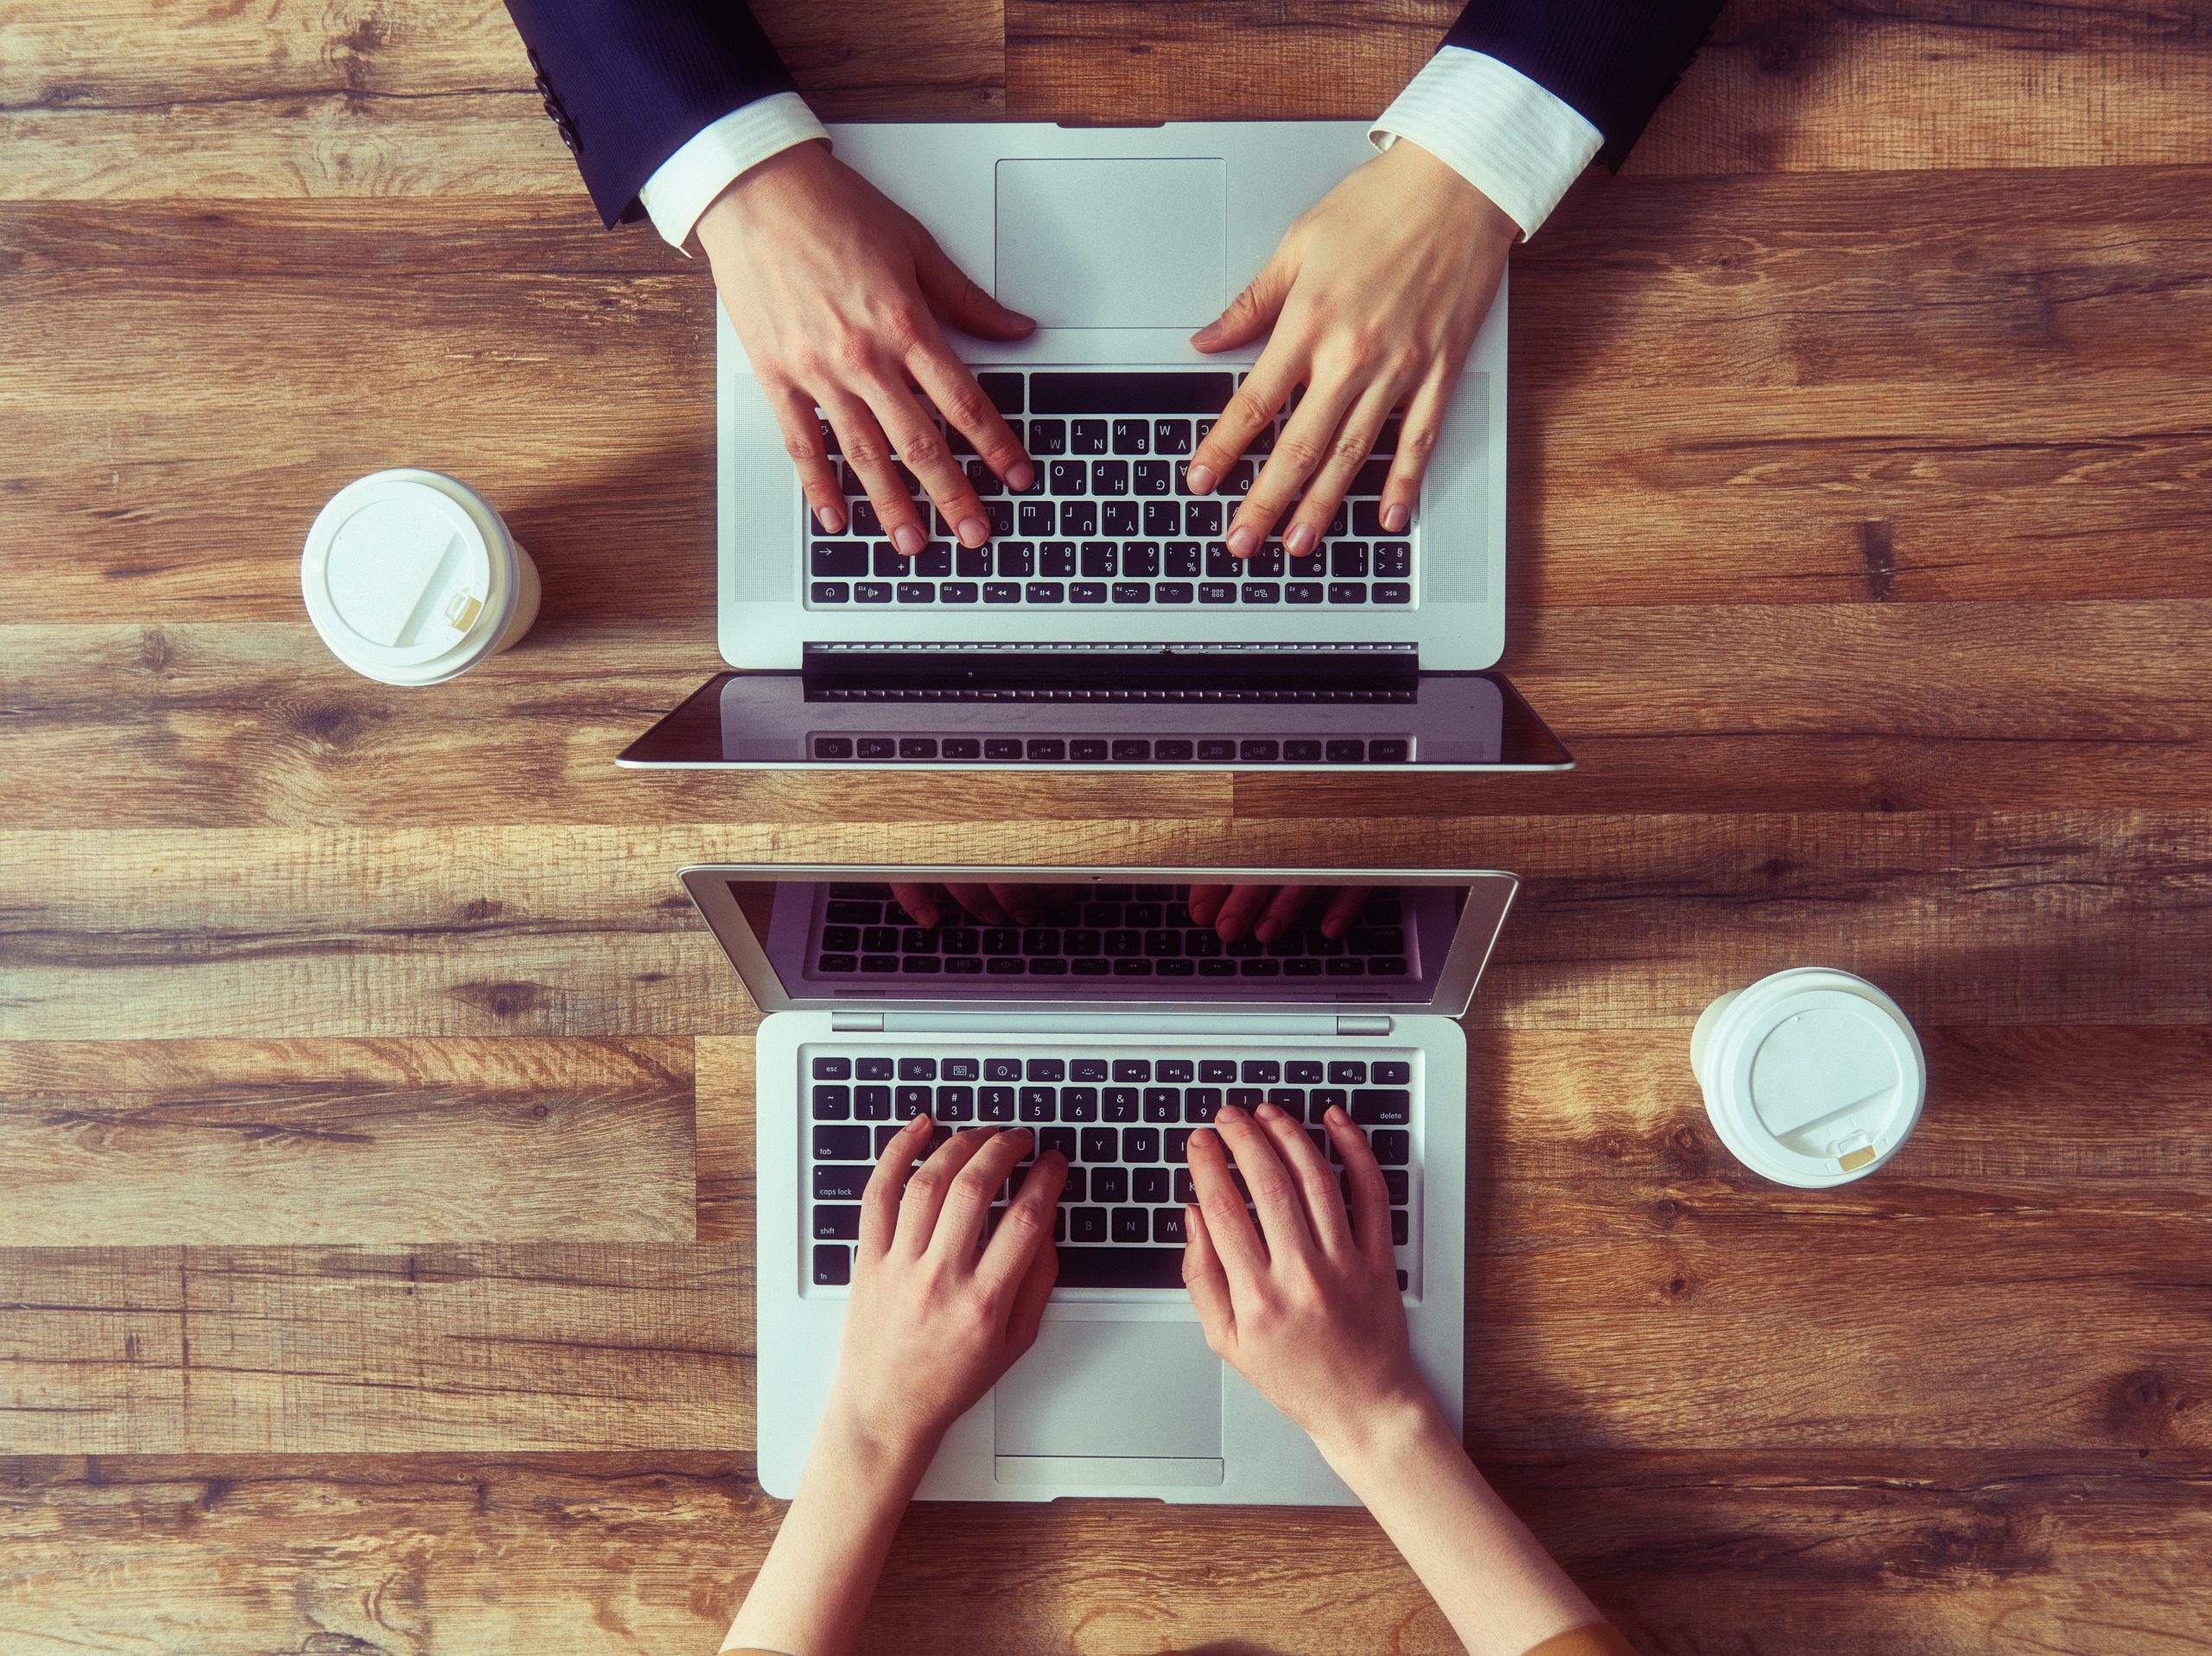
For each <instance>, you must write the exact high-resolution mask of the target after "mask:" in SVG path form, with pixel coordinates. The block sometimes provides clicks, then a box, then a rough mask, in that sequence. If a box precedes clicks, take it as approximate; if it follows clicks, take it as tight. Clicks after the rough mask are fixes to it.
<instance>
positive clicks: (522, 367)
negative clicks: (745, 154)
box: [0, 168, 2212, 660]
mask: <svg viewBox="0 0 2212 1656" xmlns="http://www.w3.org/2000/svg"><path fill="white" fill-rule="evenodd" d="M2099 176H2100V188H2099V189H2098V190H2097V191H2096V192H2095V193H2094V194H2088V193H2087V192H2085V191H2084V189H2083V187H2082V174H2078V173H2029V174H2001V173H1995V172H1989V173H1981V174H1967V175H1963V176H1961V177H1956V178H1946V179H1945V180H1943V181H1942V183H1941V185H1940V186H1939V185H1937V184H1935V183H1932V182H1930V181H1927V180H1925V179H1921V178H1915V177H1899V178H1891V179H1861V178H1853V179H1849V180H1844V179H1834V180H1831V179H1821V178H1802V177H1800V178H1789V179H1777V180H1742V181H1729V182H1726V183H1714V182H1709V181H1637V182H1633V183H1625V184H1623V185H1622V186H1620V187H1617V188H1614V189H1611V190H1609V191H1607V192H1605V193H1602V194H1600V195H1599V196H1598V197H1596V198H1595V199H1593V200H1592V202H1590V203H1589V204H1588V208H1587V210H1586V211H1585V212H1582V213H1578V214H1574V215H1569V216H1568V217H1567V219H1565V220H1563V222H1562V224H1561V225H1560V226H1559V227H1558V228H1557V229H1556V230H1555V231H1548V232H1547V233H1546V235H1545V236H1543V237H1541V238H1539V239H1538V241H1537V243H1536V244H1535V245H1534V246H1532V247H1531V248H1529V250H1527V251H1526V252H1525V253H1524V254H1523V255H1522V257H1521V258H1520V259H1519V261H1518V269H1517V270H1516V289H1515V306H1514V317H1515V321H1514V331H1515V339H1514V361H1515V368H1514V379H1515V390H1514V424H1513V428H1512V432H1511V442H1512V453H1513V455H1514V473H1513V487H1512V493H1511V498H1512V501H1513V506H1514V512H1515V521H1514V525H1513V536H1514V542H1515V544H1516V548H1529V549H1532V553H1531V555H1529V556H1525V557H1522V558H1520V559H1518V560H1517V561H1516V568H1515V569H1514V572H1513V592H1514V598H1515V602H1516V606H1517V607H1519V608H1520V609H1521V610H1522V611H1523V612H1527V611H1528V610H1529V609H1530V608H1531V607H1532V606H1535V607H1541V608H1548V609H1549V608H1559V607H1562V606H1575V605H1583V604H1593V605H1594V604H1617V603H1622V602H1637V603H1651V602H1663V603H1689V602H1694V603H1721V602H1729V603H1735V602H1746V601H1749V602H1761V603H1831V602H1863V601H1867V600H1870V599H1878V600H1883V601H1887V602H1891V603H1912V602H1920V601H1934V600H1946V599H1957V598H1992V597H2029V596H2033V597H2037V598H2051V599H2080V598H2094V597H2129V596H2134V597H2152V596H2184V595H2198V596H2202V595H2204V594H2205V593H2207V592H2208V590H2212V585H2208V583H2212V575H2208V574H2207V565H2206V561H2205V560H2204V559H2203V558H2202V556H2200V555H2198V554H2199V551H2200V546H2199V540H2198V536H2197V534H2196V517H2197V514H2196V512H2195V511H2194V510H2193V507H2194V504H2195V501H2196V494H2197V491H2196V489H2195V487H2194V479H2196V478H2197V477H2199V476H2201V475H2202V473H2204V472H2205V470H2206V469H2207V468H2208V466H2212V435H2208V433H2207V430H2206V428H2205V426H2204V422H2203V421H2202V417H2201V409H2202V399H2201V397H2200V396H2199V395H2198V392H2199V390H2200V389H2201V388H2200V387H2199V385H2198V384H2197V382H2196V379H2195V378H2193V377H2192V376H2190V374H2189V373H2188V372H2187V371H2186V370H2185V369H2180V368H2177V365H2178V364H2183V363H2186V362H2187V361H2189V360H2190V358H2191V353H2192V352H2193V351H2194V352H2195V353H2196V354H2198V355H2201V354H2202V352H2203V351H2204V350H2206V349H2212V213H2207V211H2206V210H2205V208H2204V206H2203V205H2202V204H2203V203H2204V201H2205V200H2208V199H2212V168H2205V169H2181V170H2172V169H2139V170H2136V171H2133V172H2126V173H2121V172H2118V171H2114V172H2111V173H2108V174H2100V175H2099ZM473 207H480V211H475V210H473V211H472V213H471V214H470V219H469V222H467V223H466V224H463V225H450V226H449V225H445V224H442V223H441V224H438V225H426V224H424V223H423V222H422V220H421V217H420V215H419V213H416V212H415V211H414V209H413V208H411V207H409V206H405V205H404V204H400V203H392V204H386V205H383V206H378V205H377V204H374V203H363V204H348V205H347V206H345V207H342V208H340V207H337V206H317V205H315V204H312V203H310V204H301V203H295V202H274V203H246V204H232V205H226V206H222V207H220V208H218V209H215V210H213V211H211V210H209V209H207V207H206V206H204V205H201V204H194V205H193V206H189V207H185V206H179V207H176V208H174V209H161V210H158V211H156V212H155V213H152V214H151V215H150V216H149V213H148V211H147V210H146V209H143V208H137V207H133V208H128V209H125V208H88V207H85V206H80V205H79V204H75V203H69V204H58V205H49V206H18V207H15V208H12V209H10V210H8V211H6V212H4V213H0V257H9V256H12V257H15V258H16V259H18V260H19V261H20V263H19V265H18V266H17V270H18V274H19V277H20V279H19V280H18V281H16V282H13V283H11V289H10V292H11V295H13V298H12V307H13V308H14V312H15V314H16V319H17V321H18V325H19V326H20V327H22V328H23V329H24V330H25V331H26V332H28V333H37V334H40V335H41V336H43V337H45V338H47V339H50V340H51V341H52V342H53V345H52V347H51V348H50V349H48V350H46V351H42V352H39V353H35V354H27V355H24V356H22V357H19V358H13V359H11V360H10V362H8V363H5V364H0V408H10V409H13V410H14V411H15V413H16V419H15V421H14V422H13V430H14V435H15V438H16V441H14V442H12V443H11V445H10V456H9V458H8V459H7V460H5V461H4V462H0V486H4V487H5V488H6V489H7V491H8V496H9V499H10V505H9V508H8V511H9V512H10V517H11V519H13V520H14V521H15V522H16V523H17V525H18V528H19V533H20V536H21V538H18V539H14V540H13V541H12V544H13V545H14V546H16V547H17V548H21V549H23V554H22V555H28V554H29V549H33V548H35V547H37V546H40V545H41V544H43V543H45V542H48V540H49V539H61V540H66V541H67V542H68V543H70V544H71V545H72V546H73V548H74V549H75V555H73V557H71V558H70V559H68V560H66V561H61V562H58V563H52V564H49V565H41V578H40V579H38V580H37V581H27V582H25V583H24V585H23V589H22V600H21V602H20V603H19V605H18V606H16V607H15V608H14V609H13V610H12V611H11V615H12V619H17V620H35V619H47V620H54V621H70V622H84V621H93V620H101V619H114V620H130V621H143V620H146V619H156V618H158V619H161V620H163V621H176V620H180V619H194V618H197V617H202V616H208V615H210V614H214V615H219V616H220V617H221V618H222V619H228V620H248V619H259V620H287V621H290V620H296V619H297V618H298V616H299V600H298V596H297V591H296V586H297V583H296V577H295V575H294V574H293V572H292V570H291V568H290V562H289V555H290V553H291V551H292V549H293V547H294V546H295V545H296V542H297V541H298V540H299V539H300V538H301V537H302V536H303V534H304V531H305V525H306V523H308V520H310V519H311V518H312V517H313V515H314V511H315V508H316V507H317V506H318V505H319V504H320V503H321V500H322V499H323V498H326V497H327V494H328V493H329V492H331V491H332V490H334V488H335V487H337V486H338V485H340V483H342V482H344V481H345V480H346V479H348V478H350V477H352V476H353V475H355V474H357V473H359V471H360V470H362V469H363V468H364V467H365V466H367V465H372V464H376V463H379V462H381V461H384V460H395V459H396V460H416V459H419V460H429V461H431V462H433V463H435V464H437V465H439V466H443V467H444V468H446V469H448V470H452V471H454V472H455V473H459V474H461V475H464V476H467V477H468V478H470V479H473V480H474V482H476V483H477V484H478V485H479V486H480V487H482V488H484V489H485V490H486V492H488V493H490V494H491V496H492V497H493V498H494V499H495V500H497V501H498V502H499V503H500V504H501V505H502V506H503V508H505V510H506V511H508V513H509V514H510V517H511V519H512V521H513V523H515V525H516V528H517V530H518V534H519V535H520V536H521V537H522V539H523V540H524V543H525V544H527V545H530V546H531V548H532V549H534V551H535V552H536V554H537V556H538V557H539V559H540V561H541V562H542V564H543V566H544V568H545V571H546V574H547V578H548V588H549V596H548V607H547V610H546V615H545V619H544V620H543V622H542V623H541V625H542V626H543V628H545V629H546V630H548V631H552V630H554V629H559V630H560V631H563V633H565V634H568V635H569V636H572V637H582V636H585V635H587V634H588V633H590V632H592V631H594V629H595V628H596V627H597V626H599V625H601V624H602V623H607V622H635V623H638V624H640V625H644V624H647V623H658V624H660V625H667V624H668V623H669V621H670V620H671V618H676V617H682V616H690V617H693V618H695V630H694V631H692V632H690V634H688V635H687V636H690V637H694V638H697V639H699V640H700V641H701V648H702V652H703V653H704V654H705V655H706V657H707V658H708V659H709V660H710V659H711V652H712V642H711V631H710V630H709V629H708V627H707V625H706V617H707V616H708V614H709V612H710V608H711V603H712V591H713V576H712V564H711V558H710V556H709V552H708V549H709V545H710V542H711V540H712V525H711V495H712V489H713V485H712V479H711V473H710V471H709V455H710V454H711V452H712V428H711V415H710V412H709V410H710V408H711V397H710V394H709V381H710V377H711V358H712V344H711V338H710V333H709V320H710V310H709V289H708V284H707V283H706V282H703V281H702V280H701V279H700V276H701V275H702V272H700V271H698V270H684V269H679V268H678V267H677V264H676V263H675V261H674V257H673V255H672V254H670V253H669V252H668V251H667V250H665V249H664V248H658V247H657V246H655V245H653V244H652V243H651V241H650V238H636V237H613V238H610V237H607V236H603V235H601V233H600V232H598V230H597V229H596V226H595V225H589V224H588V223H587V222H586V221H585V220H584V219H582V218H580V217H579V216H578V215H576V214H575V213H563V212H556V211H554V210H550V209H548V208H545V207H543V206H537V205H536V204H525V203H514V202H509V203H499V202H486V203H481V204H473ZM1869 223H1874V224H1879V225H1881V226H1882V234H1881V235H1880V236H1878V237H1875V236H1870V235H1869V234H1868V233H1867V232H1866V228H1865V226H1866V225H1868V224H1869ZM245 276H251V277H252V278H253V282H252V285H251V290H250V298H249V299H248V301H245V302H241V299H240V290H239V288H238V282H239V281H240V279H241V278H243V277H245ZM365 290H372V291H373V295H374V297H373V304H374V306H375V308H376V310H377V313H378V318H379V326H378V327H376V328H373V329H368V330H364V329H363V328H361V327H360V326H359V317H360V315H361V308H362V305H363V302H364V293H365ZM395 333H404V334H405V335H407V336H409V337H410V338H411V339H413V340H415V341H416V344H417V346H419V348H417V349H414V350H410V351H408V352H394V351H391V349H389V348H388V344H387V342H388V340H389V339H391V338H392V337H394V334H395ZM272 381H273V382H275V383H281V384H284V385H286V386H287V387H288V393H287V396H286V397H284V398H283V399H278V400H272V399H271V398H270V397H269V395H268V391H267V387H268V385H269V384H270V383H272ZM1690 391H1694V392H1695V393H1696V395H1694V396H1686V395H1685V394H1686V392H1690ZM546 408H558V409H561V410H562V415H561V419H560V428H561V429H560V441H558V442H557V443H549V442H548V441H546V427H545V425H544V420H543V415H542V414H540V413H539V412H538V410H541V409H546ZM518 410H519V411H521V412H520V413H519V415H518ZM211 416H219V417H211ZM613 547H619V548H620V549H621V555H622V557H623V560H624V568H625V569H626V580H625V581H622V582H621V583H619V584H618V585H616V586H615V587H613V588H612V589H609V587H608V586H607V583H605V582H591V581H589V577H588V574H586V573H585V572H587V571H589V570H591V569H594V568H597V567H598V565H599V562H600V560H601V559H602V558H603V557H604V556H605V555H607V549H609V548H613ZM587 583H588V584H587Z"/></svg>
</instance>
